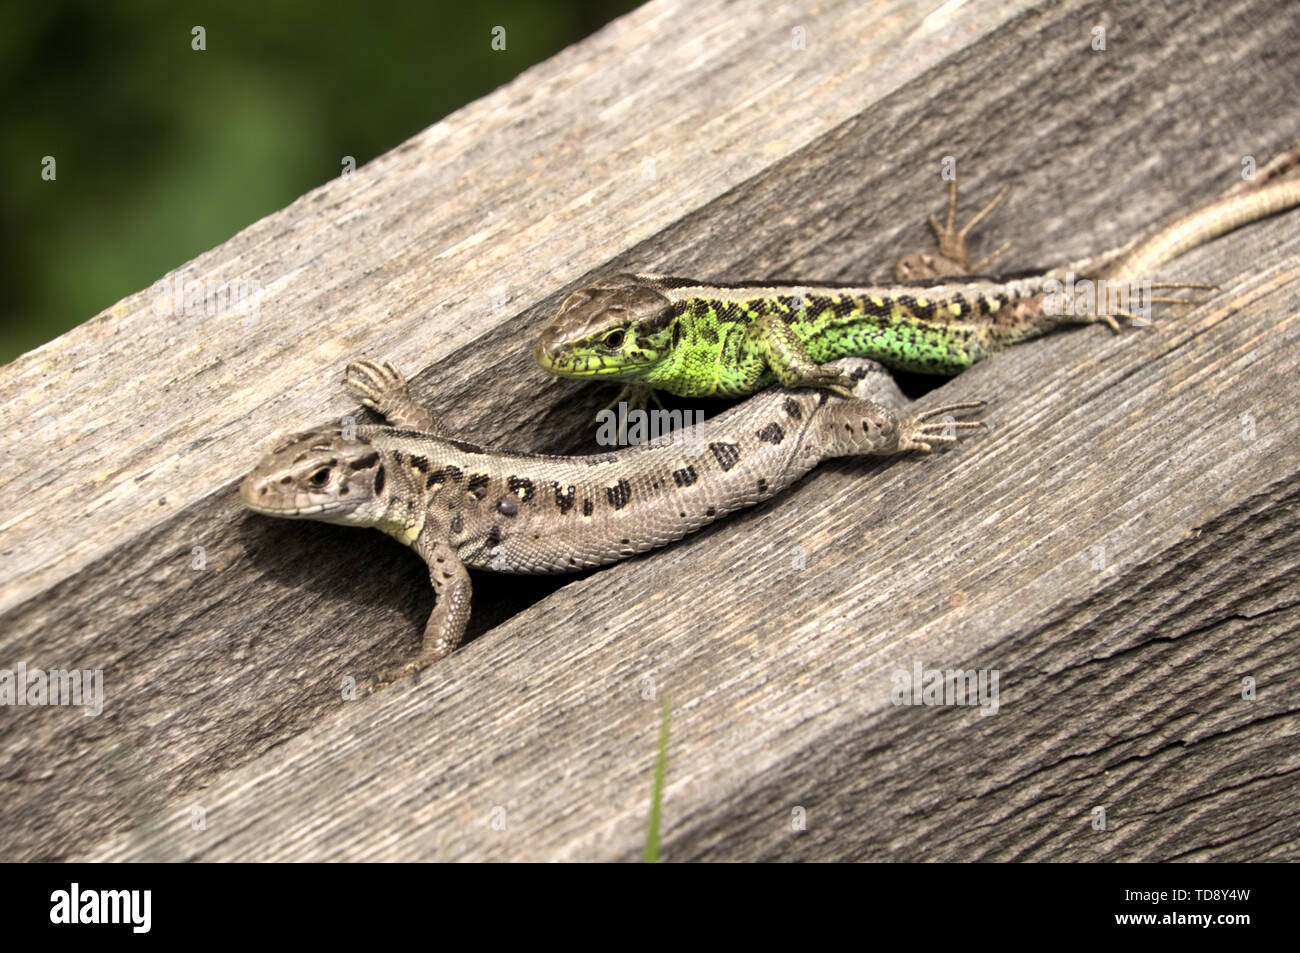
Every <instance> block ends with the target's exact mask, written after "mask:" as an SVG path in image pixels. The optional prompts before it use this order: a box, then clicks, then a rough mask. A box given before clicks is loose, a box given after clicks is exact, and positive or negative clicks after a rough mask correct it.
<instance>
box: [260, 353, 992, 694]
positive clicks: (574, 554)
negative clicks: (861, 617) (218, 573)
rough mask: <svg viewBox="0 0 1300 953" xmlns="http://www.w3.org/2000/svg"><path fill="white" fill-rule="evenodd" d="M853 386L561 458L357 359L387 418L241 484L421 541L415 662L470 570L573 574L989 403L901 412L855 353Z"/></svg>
mask: <svg viewBox="0 0 1300 953" xmlns="http://www.w3.org/2000/svg"><path fill="white" fill-rule="evenodd" d="M834 369H835V372H836V373H837V374H840V375H842V376H843V377H844V378H845V379H846V380H850V381H852V382H853V391H854V396H853V397H852V398H840V397H831V396H830V395H828V394H827V393H825V392H818V391H810V390H806V389H804V390H799V391H788V390H783V389H780V388H773V389H771V390H768V391H765V392H764V393H762V394H759V395H758V396H756V397H753V398H751V399H749V400H747V401H744V402H743V403H741V404H739V405H737V406H735V407H732V408H730V409H729V410H728V411H726V412H725V413H723V414H720V415H718V416H717V417H714V418H712V419H711V420H708V421H705V422H704V423H702V424H699V425H698V426H696V427H695V428H693V431H692V432H690V433H687V434H681V433H680V432H678V433H676V434H674V435H672V436H671V437H668V438H664V439H663V440H661V441H658V442H656V443H646V444H641V445H639V446H636V447H630V448H625V449H623V450H619V451H617V452H613V453H600V454H594V455H591V456H572V457H556V456H542V455H538V454H530V453H513V452H510V451H505V450H491V449H487V448H484V447H479V446H476V445H474V444H469V443H464V442H462V441H459V440H455V439H453V438H451V437H449V436H447V435H445V434H444V433H442V432H441V431H440V429H439V428H438V426H437V424H436V422H435V419H434V416H433V414H431V413H430V412H429V411H427V410H426V409H425V408H423V407H421V406H420V405H419V404H417V403H416V402H415V401H414V400H413V399H412V398H411V397H410V396H409V394H408V392H407V387H406V382H405V381H404V380H403V379H402V376H401V375H400V374H399V373H398V372H397V371H396V369H394V368H393V366H392V365H391V364H384V365H379V364H375V363H373V362H370V361H357V362H355V363H353V364H350V365H349V366H348V369H347V378H346V385H347V387H348V388H349V389H350V390H351V391H352V392H353V393H354V394H356V395H358V396H359V397H360V398H361V400H362V402H363V403H364V404H365V405H366V406H368V407H370V408H371V409H373V410H376V411H378V412H379V413H380V414H381V415H383V416H384V417H385V418H387V419H388V421H389V422H390V423H391V424H392V425H393V426H355V427H351V428H346V429H345V428H343V427H339V426H330V427H322V428H319V429H316V430H312V431H308V432H307V433H304V434H301V435H298V436H296V437H293V438H291V439H289V440H288V442H286V443H284V444H283V445H281V446H280V447H278V448H277V449H276V450H274V451H273V452H271V453H270V454H268V455H267V456H266V457H265V458H264V459H263V460H262V461H261V462H260V463H259V464H258V465H257V467H256V468H255V469H254V470H253V471H252V472H251V473H249V474H248V476H247V477H246V478H245V479H244V481H243V483H242V484H241V485H240V490H239V492H240V496H241V497H242V499H243V501H244V503H245V504H246V505H247V506H248V507H249V508H250V509H252V510H255V511H256V512H258V513H264V514H267V515H270V516H283V517H294V518H299V519H312V520H321V521H323V522H327V523H342V524H346V525H350V526H368V527H373V528H375V529H379V530H382V531H383V532H385V533H388V534H389V535H390V536H393V537H395V538H396V539H398V540H400V541H401V542H403V543H405V544H406V545H408V546H410V547H412V548H413V549H415V551H416V552H418V553H419V554H420V556H421V557H423V559H424V561H425V562H426V563H427V564H428V566H429V578H430V580H431V581H432V583H433V587H434V591H435V593H436V603H435V605H434V609H433V613H432V615H431V616H430V617H429V622H428V625H427V626H426V627H425V634H424V643H423V647H422V649H421V651H420V654H419V656H418V657H417V658H416V660H415V661H414V662H412V663H411V664H410V665H408V666H407V668H406V671H408V672H414V671H418V670H419V669H421V668H423V667H424V666H425V665H428V664H429V663H431V662H433V661H435V660H437V659H439V658H442V657H443V656H445V655H446V654H448V653H449V652H450V651H452V649H454V648H455V647H456V645H457V643H459V642H460V640H461V637H462V635H463V634H464V631H465V623H466V621H467V620H468V618H469V613H470V578H469V574H468V573H467V572H466V567H473V568H477V569H488V570H491V571H494V572H508V573H559V572H573V571H576V570H580V569H585V568H588V567H591V566H600V565H604V564H606V563H611V562H615V561H616V560H619V559H624V558H626V557H628V556H632V555H635V554H636V553H641V552H645V551H646V550H649V549H654V548H656V547H659V546H664V545H666V544H668V543H670V542H672V541H674V540H677V539H680V538H681V537H683V536H685V535H686V534H687V533H691V532H693V531H695V530H697V529H699V528H700V527H702V526H704V525H706V524H708V523H711V522H713V521H714V520H716V519H721V518H722V517H723V516H726V515H727V514H728V513H731V512H734V511H735V510H738V509H741V508H743V507H746V506H753V505H754V504H755V503H758V502H759V501H761V500H765V499H767V498H768V497H771V496H773V495H775V494H777V493H780V492H781V491H782V490H784V489H785V488H786V487H788V486H790V485H791V484H792V483H794V482H795V481H797V480H798V479H799V478H800V477H802V476H803V475H804V474H805V473H807V472H808V471H809V470H811V469H812V468H813V467H815V466H816V465H817V464H818V463H820V462H821V461H823V460H827V459H830V458H831V457H841V456H850V455H875V456H889V455H891V454H898V453H904V452H906V451H909V450H916V451H921V452H929V451H930V450H931V448H932V447H933V446H938V445H946V444H955V443H957V442H958V439H959V437H960V436H961V434H963V433H965V432H967V431H970V430H974V429H976V428H978V427H980V426H982V425H981V424H980V423H979V422H977V421H961V420H954V419H953V418H952V417H951V416H947V415H950V414H953V413H955V412H960V411H964V410H968V409H971V408H975V407H979V406H982V402H981V401H966V402H961V403H951V404H947V405H944V406H940V407H934V408H931V409H929V410H922V411H918V412H914V413H902V412H900V410H901V409H902V408H904V407H905V406H906V405H907V404H908V403H909V401H908V400H907V398H905V397H904V396H903V395H902V393H901V392H900V391H899V390H898V388H897V386H896V385H895V384H894V382H893V379H892V378H891V377H890V376H889V373H888V371H886V370H885V369H884V368H882V367H880V365H878V364H875V363H874V362H871V361H867V360H863V359H849V360H846V361H842V362H840V363H838V364H837V365H835V368H834Z"/></svg>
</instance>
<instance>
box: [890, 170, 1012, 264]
mask: <svg viewBox="0 0 1300 953" xmlns="http://www.w3.org/2000/svg"><path fill="white" fill-rule="evenodd" d="M1010 191H1011V186H1010V185H1004V186H1002V188H1001V190H999V192H998V194H997V195H995V196H993V199H992V201H990V202H989V203H988V204H987V205H985V206H984V207H983V208H982V209H980V210H979V211H978V212H976V213H975V215H974V217H973V218H971V220H970V221H969V222H967V223H966V224H965V225H963V226H962V227H961V228H960V229H958V228H957V180H956V179H952V180H950V181H949V183H948V217H947V221H945V222H944V223H943V224H942V225H941V224H940V223H939V219H938V216H936V215H934V214H933V213H931V214H930V218H929V221H930V228H931V229H932V230H933V231H934V237H935V241H936V242H938V244H939V254H937V255H932V254H930V253H929V252H912V253H910V254H907V255H903V256H902V257H901V258H899V259H898V261H897V262H896V263H895V265H894V277H895V278H897V279H898V280H899V281H911V280H913V279H916V278H936V277H939V276H943V275H974V274H978V273H979V270H980V269H981V268H983V267H984V266H985V265H987V264H988V263H989V262H990V261H992V260H993V259H994V258H996V257H998V255H1000V254H1002V253H1003V252H1004V251H1006V250H1007V249H1008V248H1010V247H1011V243H1010V242H1005V243H1003V244H1002V245H1001V246H1000V247H999V248H998V249H997V250H996V251H994V252H992V253H991V254H988V255H985V256H984V257H983V258H981V259H980V260H979V261H977V262H975V264H973V265H972V264H971V261H970V248H969V244H968V242H969V239H970V234H971V232H973V231H974V230H975V228H976V227H977V226H978V225H979V224H980V222H982V221H984V219H986V218H988V216H989V215H991V214H992V213H993V210H994V209H996V208H997V207H998V206H999V205H1001V204H1002V200H1003V199H1005V198H1006V197H1007V193H1008V192H1010Z"/></svg>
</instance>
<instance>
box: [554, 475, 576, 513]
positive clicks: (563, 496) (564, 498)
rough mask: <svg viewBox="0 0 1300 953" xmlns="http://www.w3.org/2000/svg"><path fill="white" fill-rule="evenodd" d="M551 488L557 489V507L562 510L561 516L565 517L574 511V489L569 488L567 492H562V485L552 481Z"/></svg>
mask: <svg viewBox="0 0 1300 953" xmlns="http://www.w3.org/2000/svg"><path fill="white" fill-rule="evenodd" d="M551 486H553V487H554V488H555V505H556V506H558V507H559V508H560V515H561V516H563V515H564V514H565V513H567V512H569V510H571V509H573V494H574V488H573V487H569V488H568V491H567V492H565V491H562V490H561V489H560V484H559V483H556V482H554V481H552V483H551Z"/></svg>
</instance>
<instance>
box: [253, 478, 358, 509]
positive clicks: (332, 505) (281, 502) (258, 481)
mask: <svg viewBox="0 0 1300 953" xmlns="http://www.w3.org/2000/svg"><path fill="white" fill-rule="evenodd" d="M239 497H240V499H241V500H243V501H244V505H245V506H247V507H248V508H249V509H250V510H252V511H254V512H255V513H261V514H263V515H265V516H286V517H298V516H302V517H311V516H317V515H319V514H321V513H327V512H337V511H340V510H344V509H351V507H341V506H339V503H338V501H337V500H333V499H330V500H324V501H322V502H320V503H308V504H305V505H304V504H298V503H292V502H290V501H289V500H286V499H285V497H284V494H282V493H278V492H276V491H275V490H274V489H273V487H272V486H271V484H270V481H269V480H267V479H264V478H260V477H257V476H256V475H254V474H249V475H248V476H247V477H245V478H244V480H243V482H242V483H240V484H239Z"/></svg>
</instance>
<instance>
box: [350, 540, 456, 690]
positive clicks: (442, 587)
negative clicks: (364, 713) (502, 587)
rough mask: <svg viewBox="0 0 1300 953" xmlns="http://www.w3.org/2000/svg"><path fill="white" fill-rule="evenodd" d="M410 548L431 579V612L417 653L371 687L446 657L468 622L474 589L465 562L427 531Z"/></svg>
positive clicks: (395, 679)
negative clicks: (432, 596)
mask: <svg viewBox="0 0 1300 953" xmlns="http://www.w3.org/2000/svg"><path fill="white" fill-rule="evenodd" d="M413 548H414V549H415V551H416V552H417V553H419V554H420V556H421V557H422V558H423V559H424V561H425V562H426V563H428V565H429V581H430V582H432V583H433V595H434V605H433V612H431V613H429V621H428V622H427V623H425V626H424V641H423V642H421V643H420V654H419V655H417V656H416V657H415V658H414V659H413V660H412V661H410V662H408V663H407V664H406V665H403V666H402V667H401V668H400V669H398V670H397V671H396V672H392V673H390V674H389V675H387V676H385V677H384V678H381V679H380V680H379V681H378V682H377V683H376V684H375V686H374V688H375V689H379V688H383V687H384V686H385V685H389V684H391V683H393V682H395V681H398V680H399V679H401V678H404V677H406V676H408V675H414V674H416V673H417V672H419V671H420V670H421V669H425V668H428V667H429V666H430V665H432V664H433V663H434V662H437V661H439V660H441V659H444V658H446V657H447V656H448V655H450V654H451V653H452V651H453V650H455V648H456V646H458V645H460V642H461V640H462V639H463V638H464V637H465V625H466V624H467V623H468V622H469V613H470V601H471V597H472V596H473V592H474V587H473V584H472V583H471V582H470V578H469V571H468V570H467V569H466V568H465V564H464V563H462V562H461V561H460V557H459V556H457V555H456V550H454V549H453V548H452V547H451V544H449V543H448V542H447V541H446V540H442V539H434V538H432V537H431V536H430V534H429V533H428V532H427V531H426V532H424V533H421V534H420V537H419V539H417V540H416V541H415V545H414V547H413ZM372 690H373V689H372Z"/></svg>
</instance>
